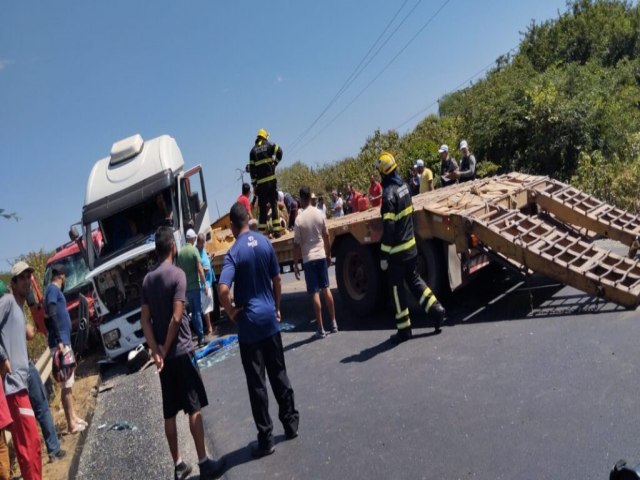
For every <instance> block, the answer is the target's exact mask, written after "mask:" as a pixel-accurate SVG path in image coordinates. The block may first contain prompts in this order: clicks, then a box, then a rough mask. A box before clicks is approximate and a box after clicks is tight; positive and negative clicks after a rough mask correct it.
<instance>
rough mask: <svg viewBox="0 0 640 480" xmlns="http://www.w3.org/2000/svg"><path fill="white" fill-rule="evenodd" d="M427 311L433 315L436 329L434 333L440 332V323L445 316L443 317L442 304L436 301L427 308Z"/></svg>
mask: <svg viewBox="0 0 640 480" xmlns="http://www.w3.org/2000/svg"><path fill="white" fill-rule="evenodd" d="M429 313H430V314H431V315H432V316H433V321H434V324H435V325H434V326H435V329H436V333H440V332H441V331H442V328H441V327H442V324H443V323H444V321H445V319H446V317H445V314H446V312H445V310H444V307H443V306H442V304H441V303H440V302H436V303H434V304H433V306H432V307H431V308H430V309H429Z"/></svg>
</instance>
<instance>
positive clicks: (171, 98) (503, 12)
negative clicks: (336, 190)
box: [0, 0, 566, 271]
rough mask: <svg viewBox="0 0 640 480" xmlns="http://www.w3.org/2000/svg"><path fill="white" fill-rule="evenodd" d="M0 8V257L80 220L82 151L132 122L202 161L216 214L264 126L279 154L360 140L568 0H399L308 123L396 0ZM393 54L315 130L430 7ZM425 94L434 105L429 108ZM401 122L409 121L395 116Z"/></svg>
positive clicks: (334, 151) (129, 130)
mask: <svg viewBox="0 0 640 480" xmlns="http://www.w3.org/2000/svg"><path fill="white" fill-rule="evenodd" d="M1 3H2V15H0V162H1V165H2V175H1V176H0V208H4V209H6V210H8V211H11V212H16V213H17V214H18V215H19V217H20V221H18V222H16V221H13V220H11V221H10V220H5V219H3V218H0V234H1V238H2V239H1V240H0V271H6V270H8V269H9V266H10V262H12V261H13V260H15V258H16V257H18V256H20V255H22V254H26V253H28V252H30V251H34V250H39V249H41V248H44V249H53V248H55V247H56V246H57V245H59V244H61V243H64V242H65V241H66V240H67V231H68V227H69V225H70V224H72V223H74V222H76V221H78V220H79V219H80V216H81V212H82V203H83V200H84V193H85V188H86V179H87V177H88V175H89V172H90V170H91V167H92V165H93V164H94V162H95V161H96V160H98V159H99V158H103V157H105V156H107V155H108V153H109V150H110V149H111V145H112V144H113V143H114V142H115V141H117V140H119V139H122V138H124V137H127V136H130V135H133V134H135V133H140V134H141V135H142V136H143V137H144V138H153V137H156V136H158V135H161V134H170V135H172V136H173V137H174V138H175V139H176V140H177V142H178V145H179V146H180V148H181V150H182V153H183V155H184V158H185V162H186V166H187V167H188V166H192V165H195V164H198V163H200V164H202V165H203V168H204V171H205V178H206V188H207V195H208V198H209V201H210V204H211V206H212V209H211V215H212V219H215V217H217V209H216V205H217V208H218V209H219V210H220V212H221V213H224V212H225V211H227V210H228V208H229V207H230V206H231V204H232V203H233V201H235V198H236V197H237V195H238V194H239V190H240V181H239V180H238V172H237V171H236V168H243V167H244V165H245V164H246V162H247V158H248V153H249V149H250V148H251V145H252V143H253V140H254V138H255V133H256V131H257V130H258V129H259V128H266V129H267V130H268V131H269V132H270V133H271V140H273V141H275V142H277V143H278V144H280V145H281V146H282V147H283V150H284V160H283V163H282V165H283V166H286V165H288V164H291V163H293V162H294V161H296V160H302V161H304V162H305V163H307V164H309V165H311V166H315V165H320V164H325V163H330V162H334V161H336V160H340V159H342V158H344V157H346V156H350V155H355V154H357V153H358V151H359V149H360V147H361V146H362V144H363V143H364V141H365V139H366V137H367V136H368V135H370V134H371V133H372V132H373V131H374V130H375V129H376V128H380V129H381V130H383V131H386V130H388V129H391V128H396V127H398V126H400V125H402V128H401V129H400V132H401V133H404V132H406V131H408V130H410V129H412V128H413V127H414V126H415V125H416V124H417V123H418V121H419V120H420V119H421V118H422V117H423V116H424V115H421V116H418V117H416V118H415V119H413V120H412V121H410V122H407V120H408V119H410V118H411V117H412V116H413V115H414V114H415V113H416V112H419V111H421V110H422V109H424V108H425V107H427V106H428V105H431V104H432V103H433V102H434V101H435V100H436V99H437V98H439V97H440V96H441V95H443V94H444V93H446V92H449V91H451V90H452V89H453V88H455V87H456V86H457V85H459V84H460V83H461V82H463V81H465V79H467V78H469V77H470V76H472V75H473V74H474V73H476V72H478V71H480V70H482V69H483V68H484V67H485V66H486V65H487V64H489V63H491V62H492V61H493V60H495V59H496V58H497V57H498V56H499V55H501V54H503V53H505V52H507V51H508V50H510V49H511V48H513V47H515V46H517V44H518V43H519V40H520V38H521V32H523V31H524V30H525V29H526V27H527V25H529V23H530V22H531V20H532V19H535V20H536V21H538V22H540V21H544V20H546V19H549V18H554V17H556V16H557V15H558V12H564V11H565V8H566V7H565V0H528V1H520V2H514V1H512V0H493V1H486V2H482V1H473V0H449V1H446V0H422V1H419V0H408V1H407V2H406V5H405V6H404V8H403V10H401V11H400V14H399V15H398V17H397V19H396V21H395V23H394V24H393V25H392V26H391V28H390V29H389V31H388V32H391V31H392V30H393V29H394V28H395V27H396V26H397V25H398V24H399V22H400V20H401V19H402V18H403V17H404V16H405V14H406V13H407V12H409V10H410V9H412V8H413V7H414V6H415V5H417V6H416V8H415V10H414V11H413V13H412V14H411V15H410V16H409V17H408V18H407V20H406V21H405V22H404V23H403V24H402V26H401V27H400V28H399V29H398V30H397V32H396V33H395V35H394V36H392V37H391V39H390V40H389V41H388V43H387V44H386V46H385V47H384V48H383V49H382V50H381V51H380V52H379V54H378V55H377V56H376V57H375V58H374V60H373V61H371V63H370V64H369V65H368V67H367V68H366V69H365V70H364V71H363V72H362V73H361V75H360V77H359V78H358V79H357V80H356V81H355V82H354V83H353V85H352V86H351V87H350V88H349V89H348V90H346V91H345V93H344V94H343V95H342V97H341V98H340V99H339V100H338V101H337V102H336V103H335V105H333V107H332V108H331V109H330V110H329V111H328V112H327V114H325V116H324V117H323V118H322V119H320V121H319V122H318V124H317V125H316V126H315V127H314V128H313V129H312V130H311V132H310V134H309V135H308V136H307V137H305V139H304V140H303V141H302V142H299V144H298V147H297V148H295V149H293V150H292V149H291V148H290V146H291V145H292V144H294V141H295V140H296V139H297V138H298V136H299V135H300V134H301V133H303V132H304V131H305V130H306V128H307V127H308V126H309V125H310V124H311V122H312V121H313V120H314V119H315V118H316V117H317V115H318V114H320V112H321V111H322V110H323V109H324V108H325V106H327V104H328V103H329V101H330V100H331V99H332V98H333V96H334V94H335V93H336V92H337V91H338V89H339V88H340V87H341V86H342V84H343V83H344V81H345V80H346V79H347V77H348V76H349V75H350V74H351V72H352V71H353V70H354V68H355V67H356V66H357V65H358V63H359V62H360V60H361V59H362V58H363V56H364V55H365V54H366V53H367V51H368V50H369V48H370V47H371V46H372V44H373V43H374V41H375V40H376V38H378V36H379V34H380V33H381V32H382V31H383V29H384V28H385V26H386V25H387V23H388V22H389V21H390V20H391V19H392V17H393V16H394V14H395V13H396V12H397V11H398V9H399V8H400V6H401V5H403V3H404V0H394V1H389V0H367V1H364V0H360V1H344V0H342V1H340V0H324V1H322V2H317V1H316V2H311V1H297V2H294V1H282V0H276V1H271V2H255V1H253V0H251V1H226V2H221V1H218V2H214V1H213V0H211V1H196V0H193V1H189V2H175V1H162V0H154V1H153V2H152V1H150V0H148V1H146V2H140V1H121V0H111V1H109V2H86V1H61V2H51V1H37V2H36V1H21V2H14V1H10V0H3V1H2V2H1ZM443 5H444V7H443V8H442V9H441V10H440V12H439V13H438V14H437V15H436V16H435V18H434V19H433V20H432V21H431V23H429V24H428V25H427V26H426V27H425V28H424V30H422V32H421V33H420V34H419V35H418V36H417V37H416V38H415V40H414V41H413V42H412V43H410V44H409V46H408V47H406V49H405V50H404V51H403V52H402V54H401V55H400V56H398V58H397V59H396V60H395V61H394V62H393V63H392V64H391V66H390V67H389V68H388V69H386V70H385V71H384V73H382V74H381V75H380V76H379V78H378V79H377V80H376V81H375V82H374V83H373V84H372V85H371V86H370V87H369V88H367V89H366V90H365V92H364V93H363V94H362V95H361V96H360V97H359V98H358V100H356V101H355V102H354V103H353V104H352V105H351V106H350V107H349V108H348V109H347V110H346V111H345V112H344V113H343V114H342V115H341V116H340V117H338V119H337V120H335V121H334V122H333V123H331V124H330V125H329V126H328V128H326V129H325V130H324V131H323V133H322V134H321V135H319V136H317V138H316V139H315V140H313V141H312V142H308V140H311V139H312V137H313V136H314V135H315V134H317V133H318V132H320V131H321V130H323V129H324V128H325V125H326V124H327V123H328V122H329V121H330V120H331V119H333V118H334V117H335V116H336V115H337V114H338V112H339V111H340V110H342V109H343V108H344V107H345V105H347V104H348V103H349V102H351V101H352V100H353V98H354V97H355V96H356V95H357V94H358V93H359V92H360V91H361V90H362V89H363V88H364V87H365V86H366V85H367V84H368V83H369V82H370V81H371V80H372V79H373V78H374V77H375V76H376V75H377V74H378V73H379V72H380V71H381V70H382V69H383V67H384V66H385V65H386V64H387V63H388V62H389V61H390V60H391V59H392V58H393V57H394V56H395V55H396V54H397V53H398V52H399V51H400V50H401V49H402V48H403V47H404V46H405V45H406V44H407V42H409V40H410V39H411V38H412V37H413V36H414V35H415V34H416V33H417V32H418V31H419V30H420V29H421V28H422V27H424V25H425V24H426V23H427V22H428V20H429V19H430V18H431V17H432V16H433V15H434V14H435V13H436V12H437V11H438V9H440V8H441V7H442V6H443ZM435 108H436V107H432V108H431V110H430V111H435ZM405 122H407V123H405Z"/></svg>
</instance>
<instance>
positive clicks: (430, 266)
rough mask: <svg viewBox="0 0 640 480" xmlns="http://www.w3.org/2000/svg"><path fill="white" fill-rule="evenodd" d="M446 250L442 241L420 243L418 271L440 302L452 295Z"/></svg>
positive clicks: (423, 241) (431, 240)
mask: <svg viewBox="0 0 640 480" xmlns="http://www.w3.org/2000/svg"><path fill="white" fill-rule="evenodd" d="M444 252H445V249H444V245H443V243H442V241H441V240H436V239H430V240H422V241H421V242H420V255H419V256H418V270H419V272H420V276H421V277H422V279H423V280H424V281H425V282H427V285H428V286H429V288H431V290H433V292H434V293H435V295H436V297H437V298H438V300H442V299H443V298H446V297H447V296H449V295H450V294H451V287H450V285H449V270H448V268H447V261H446V258H445V255H444Z"/></svg>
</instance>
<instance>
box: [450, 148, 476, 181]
mask: <svg viewBox="0 0 640 480" xmlns="http://www.w3.org/2000/svg"><path fill="white" fill-rule="evenodd" d="M460 154H461V155H462V158H460V168H458V169H457V170H456V171H455V172H453V174H452V175H451V176H452V178H456V179H458V181H459V182H460V183H462V182H469V181H471V180H475V179H476V157H475V156H474V155H473V154H472V153H471V152H470V151H469V144H468V143H467V141H466V140H462V141H461V142H460Z"/></svg>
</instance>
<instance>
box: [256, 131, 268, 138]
mask: <svg viewBox="0 0 640 480" xmlns="http://www.w3.org/2000/svg"><path fill="white" fill-rule="evenodd" d="M256 136H258V137H262V138H264V139H265V140H266V139H267V138H269V134H268V133H267V131H266V130H265V129H264V128H261V129H260V130H258V133H257V135H256Z"/></svg>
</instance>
